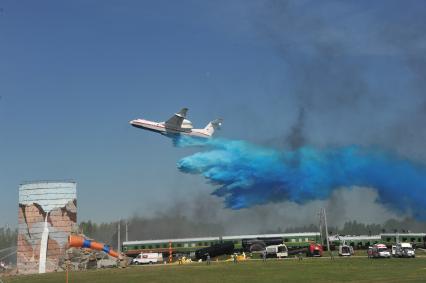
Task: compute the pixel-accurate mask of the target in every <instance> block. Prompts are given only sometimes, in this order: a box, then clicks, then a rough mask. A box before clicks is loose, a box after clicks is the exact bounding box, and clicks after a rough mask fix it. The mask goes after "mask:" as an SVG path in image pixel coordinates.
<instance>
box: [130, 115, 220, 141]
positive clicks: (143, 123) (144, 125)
mask: <svg viewBox="0 0 426 283" xmlns="http://www.w3.org/2000/svg"><path fill="white" fill-rule="evenodd" d="M130 125H132V126H133V127H136V128H140V129H144V130H148V131H152V132H156V133H159V134H162V135H165V136H175V135H188V136H193V137H199V138H211V136H212V135H211V134H209V133H208V132H207V131H206V130H205V129H184V128H179V129H175V128H170V127H167V126H166V124H165V123H164V122H155V121H149V120H145V119H136V120H132V121H130Z"/></svg>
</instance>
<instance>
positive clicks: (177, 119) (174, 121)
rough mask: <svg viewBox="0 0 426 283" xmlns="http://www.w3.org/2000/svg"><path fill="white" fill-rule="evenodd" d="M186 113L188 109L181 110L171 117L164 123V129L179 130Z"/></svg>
mask: <svg viewBox="0 0 426 283" xmlns="http://www.w3.org/2000/svg"><path fill="white" fill-rule="evenodd" d="M186 112H188V108H182V109H181V110H180V111H179V112H178V113H176V114H175V115H173V117H171V118H170V119H169V120H167V121H166V123H165V125H166V128H170V129H180V128H181V126H182V122H183V120H184V119H185V118H186Z"/></svg>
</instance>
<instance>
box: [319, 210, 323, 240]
mask: <svg viewBox="0 0 426 283" xmlns="http://www.w3.org/2000/svg"><path fill="white" fill-rule="evenodd" d="M318 217H319V232H320V239H321V245H324V239H323V237H322V209H321V210H320V212H319V213H318Z"/></svg>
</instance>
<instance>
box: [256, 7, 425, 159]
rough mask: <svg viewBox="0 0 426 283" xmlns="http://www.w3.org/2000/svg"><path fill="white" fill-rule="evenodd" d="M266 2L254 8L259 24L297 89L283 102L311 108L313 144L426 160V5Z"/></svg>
mask: <svg viewBox="0 0 426 283" xmlns="http://www.w3.org/2000/svg"><path fill="white" fill-rule="evenodd" d="M261 3H262V4H258V5H255V7H252V8H253V9H252V10H251V11H250V16H251V19H252V23H253V27H254V29H255V32H256V33H257V35H258V36H259V40H260V41H262V42H267V43H269V44H270V45H271V46H272V48H273V50H274V51H275V52H276V54H277V55H278V56H279V57H280V58H281V60H282V62H283V64H284V65H285V68H286V72H285V74H286V77H283V81H284V82H285V84H290V86H289V87H288V88H286V89H291V90H290V91H286V92H285V93H280V94H279V95H278V96H279V98H278V99H281V101H283V102H282V103H283V104H285V105H292V106H293V107H295V108H299V109H304V111H305V128H304V132H305V136H304V137H305V138H306V139H307V140H309V143H311V144H316V145H321V146H322V145H330V144H333V145H347V144H360V145H366V146H370V145H379V146H381V147H385V148H387V149H391V150H396V151H397V152H399V153H400V154H402V155H405V156H407V157H410V158H414V159H417V160H420V161H421V160H424V159H425V158H426V149H425V147H424V144H425V142H426V131H425V130H424V126H423V122H424V121H425V120H426V111H425V105H426V96H425V95H424V90H425V88H426V83H425V80H424V78H425V76H426V44H425V42H426V20H425V17H424V16H423V14H424V13H423V12H421V11H424V10H425V9H424V8H425V7H424V6H425V5H422V4H421V3H419V2H415V3H417V4H404V3H402V2H398V1H396V2H395V1H386V2H385V1H383V2H380V1H379V3H382V6H380V5H375V6H374V7H373V6H371V7H370V6H365V5H361V4H358V2H355V1H353V2H348V1H346V2H342V1H321V2H318V1H274V0H271V1H263V2H261ZM376 3H377V2H376ZM389 7H390V8H389ZM368 8H370V10H367V9H368ZM390 10H391V11H395V12H393V13H390V12H389V11H390ZM396 11H397V12H396ZM290 136H291V134H290ZM289 142H290V144H293V143H292V141H289ZM293 146H294V145H293Z"/></svg>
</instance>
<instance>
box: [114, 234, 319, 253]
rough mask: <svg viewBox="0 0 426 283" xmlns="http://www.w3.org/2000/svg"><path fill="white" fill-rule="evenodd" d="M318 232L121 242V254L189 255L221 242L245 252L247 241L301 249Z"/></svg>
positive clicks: (317, 238) (313, 240) (312, 240)
mask: <svg viewBox="0 0 426 283" xmlns="http://www.w3.org/2000/svg"><path fill="white" fill-rule="evenodd" d="M319 239H320V234H319V232H305V233H284V234H256V235H238V236H220V237H200V238H182V239H162V240H144V241H128V242H123V244H122V250H121V251H122V252H123V253H124V254H126V255H127V256H130V257H135V256H137V255H138V254H140V253H145V252H156V253H164V254H168V253H169V252H170V250H171V251H172V253H173V254H187V255H191V254H192V253H195V251H197V250H199V249H202V248H206V247H210V246H212V245H215V244H219V243H223V242H232V243H233V244H234V250H236V251H243V250H246V251H247V244H246V245H245V243H247V240H251V241H253V240H255V241H256V240H257V241H258V242H264V243H266V244H268V243H269V242H270V241H273V243H276V242H280V243H285V244H286V245H287V246H289V247H291V248H303V247H307V246H309V243H311V242H318V241H319Z"/></svg>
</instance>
